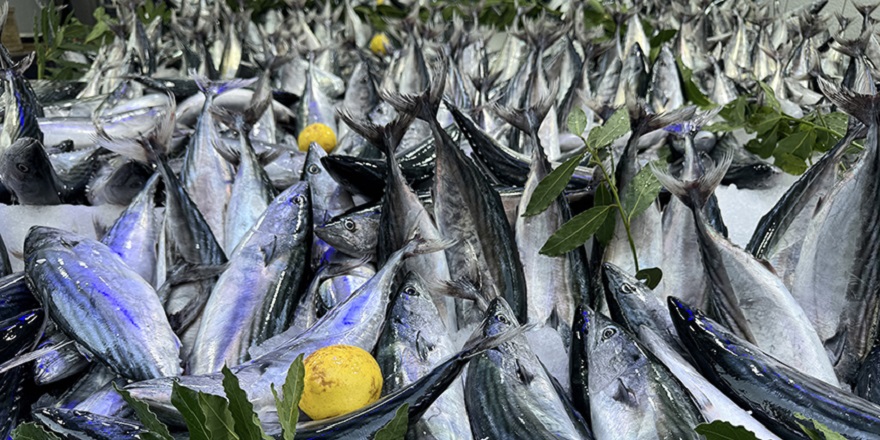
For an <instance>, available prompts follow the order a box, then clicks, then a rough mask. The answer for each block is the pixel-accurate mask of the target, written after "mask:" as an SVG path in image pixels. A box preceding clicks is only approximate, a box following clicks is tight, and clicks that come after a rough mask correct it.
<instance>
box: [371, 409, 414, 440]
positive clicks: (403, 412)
mask: <svg viewBox="0 0 880 440" xmlns="http://www.w3.org/2000/svg"><path fill="white" fill-rule="evenodd" d="M408 411H409V404H407V403H404V404H403V405H400V408H397V413H396V414H395V415H394V418H393V419H391V421H389V422H388V423H387V424H385V426H383V427H382V428H381V429H379V430H378V431H376V433H375V434H374V435H373V440H403V438H404V436H406V428H407V422H408V416H409V414H408Z"/></svg>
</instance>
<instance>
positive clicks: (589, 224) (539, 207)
mask: <svg viewBox="0 0 880 440" xmlns="http://www.w3.org/2000/svg"><path fill="white" fill-rule="evenodd" d="M585 126H586V116H585V115H584V113H583V111H581V110H580V109H574V110H572V112H571V114H569V115H568V128H569V131H570V132H572V133H575V134H578V135H580V133H582V132H583V129H584V127H585ZM629 131H630V126H629V113H628V112H627V110H626V109H625V108H621V109H618V110H617V111H616V112H614V114H613V115H611V117H609V118H608V120H607V121H605V124H604V125H602V126H601V127H595V128H593V129H592V130H590V133H589V134H588V135H587V138H586V139H584V138H583V137H581V140H583V142H584V144H585V145H586V152H585V153H584V155H581V156H576V157H574V158H572V159H570V160H569V161H568V162H566V163H564V164H563V165H562V166H560V167H559V168H557V169H556V170H554V171H553V173H551V174H550V175H548V176H547V177H546V178H544V180H542V181H541V183H540V184H539V185H538V189H539V190H541V191H540V192H539V191H537V190H536V191H535V194H534V195H533V196H532V200H530V201H529V207H528V208H527V209H526V211H527V212H526V214H528V215H534V214H537V213H539V212H541V211H543V210H544V209H546V208H547V206H549V205H550V203H551V202H552V200H554V199H555V198H556V197H558V196H559V194H561V193H562V191H563V189H564V188H565V184H566V183H567V182H568V180H569V179H570V178H571V175H572V174H573V171H574V166H575V165H577V163H579V162H580V161H581V160H582V159H583V157H585V155H586V154H587V153H588V154H589V155H590V165H593V166H595V167H596V169H597V172H596V173H594V176H601V180H599V181H598V182H597V188H596V196H595V198H594V205H593V207H592V208H590V209H588V210H587V211H584V212H582V213H581V214H578V215H577V216H575V217H573V218H572V219H571V220H569V221H567V222H566V223H565V224H564V225H562V226H561V227H560V228H559V230H558V231H556V232H555V233H554V234H553V235H552V236H551V237H550V238H549V239H547V242H546V243H545V244H544V246H543V247H542V248H541V253H543V254H546V255H562V254H564V253H566V252H568V251H570V250H572V249H574V248H576V247H578V246H580V245H582V244H584V242H586V241H587V240H589V239H590V237H592V236H594V235H595V236H596V238H597V239H598V240H599V241H600V242H602V243H607V242H608V241H609V240H611V237H612V236H613V234H614V228H615V222H616V220H617V218H619V219H620V221H622V222H623V225H624V228H625V229H626V234H627V239H628V240H629V244H630V249H631V250H632V255H633V260H634V261H635V262H636V264H635V266H636V271H637V272H638V274H639V275H640V276H641V279H644V280H645V282H646V283H647V284H648V285H650V286H651V287H652V288H653V287H655V286H656V285H657V284H658V283H659V282H660V279H661V277H662V272H661V271H660V269H657V268H651V269H646V270H645V271H639V267H638V257H637V255H636V248H635V243H634V242H633V238H632V234H631V232H630V223H631V222H632V219H634V218H635V217H636V216H638V215H639V214H641V213H643V212H644V211H645V210H646V209H648V207H649V206H651V204H652V203H653V202H654V200H655V199H656V198H657V194H659V192H660V182H658V181H657V178H656V177H654V175H653V173H651V172H650V170H648V169H643V170H642V171H640V172H639V173H638V174H636V176H635V178H634V179H633V181H632V182H630V184H629V185H628V186H627V190H626V193H624V194H623V198H622V199H621V196H620V195H619V194H618V193H617V182H615V181H614V173H613V168H614V165H613V163H612V165H611V167H610V169H609V168H606V166H605V163H604V162H603V161H602V159H601V157H602V152H603V150H604V149H605V148H606V147H608V146H609V145H611V143H612V142H614V140H615V139H617V138H619V137H621V136H623V135H625V134H626V133H627V132H629ZM615 212H616V213H617V215H616V216H615V215H614V213H615Z"/></svg>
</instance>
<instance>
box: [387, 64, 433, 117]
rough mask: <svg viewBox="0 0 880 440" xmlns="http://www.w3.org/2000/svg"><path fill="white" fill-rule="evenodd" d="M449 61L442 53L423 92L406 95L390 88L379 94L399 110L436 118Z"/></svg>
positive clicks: (418, 115)
mask: <svg viewBox="0 0 880 440" xmlns="http://www.w3.org/2000/svg"><path fill="white" fill-rule="evenodd" d="M447 62H448V59H447V58H446V56H445V55H441V56H440V66H439V67H438V68H436V69H435V72H434V75H433V76H432V78H431V85H430V87H428V90H425V91H424V92H422V93H421V94H418V95H404V94H401V93H397V92H392V91H390V90H380V91H379V95H380V96H381V97H382V99H384V100H385V101H387V102H388V104H390V105H391V106H392V107H394V109H395V110H397V111H399V112H402V113H411V114H415V115H416V116H417V117H419V118H420V119H424V120H426V121H428V120H431V119H434V118H435V117H436V115H437V110H438V109H439V108H440V102H441V101H442V100H443V90H444V89H445V87H446V73H447V70H448V69H447V68H446V63H447Z"/></svg>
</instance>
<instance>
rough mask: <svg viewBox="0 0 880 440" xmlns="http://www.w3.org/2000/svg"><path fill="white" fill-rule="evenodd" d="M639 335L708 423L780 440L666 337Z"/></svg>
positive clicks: (643, 329) (641, 331)
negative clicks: (719, 422)
mask: <svg viewBox="0 0 880 440" xmlns="http://www.w3.org/2000/svg"><path fill="white" fill-rule="evenodd" d="M638 336H639V340H640V341H641V342H642V343H643V344H644V345H645V347H646V348H647V349H648V350H650V351H651V353H652V354H654V355H655V356H657V358H658V359H659V360H660V362H663V364H664V365H666V367H667V368H669V371H670V372H671V373H672V374H673V375H675V377H676V378H678V380H680V381H681V383H682V385H684V386H685V388H687V390H688V392H690V394H691V396H692V397H693V398H694V403H695V404H696V405H697V407H698V408H699V409H700V412H702V413H703V416H704V417H706V421H707V422H713V421H715V420H723V421H726V422H729V423H731V424H732V425H734V426H742V427H744V428H746V429H747V430H749V431H751V432H753V433H754V434H755V435H756V436H757V437H758V438H760V439H764V440H775V439H778V437H777V436H776V435H775V434H773V433H772V432H770V431H769V430H768V429H767V428H766V427H764V425H762V424H761V423H760V422H758V421H757V420H755V419H754V418H753V417H752V416H751V415H750V414H749V413H747V412H746V411H745V410H744V409H742V408H740V407H739V406H738V405H737V404H736V403H734V402H733V401H732V400H730V398H729V397H727V396H726V395H725V394H724V393H722V392H721V390H719V389H718V388H715V386H714V385H712V384H711V383H710V382H709V381H708V380H706V379H705V378H704V377H703V376H702V375H701V374H700V373H699V372H698V371H697V370H696V369H695V368H694V367H693V366H692V365H691V363H690V362H689V361H686V360H685V359H684V358H683V357H682V356H681V355H680V354H678V352H677V351H676V350H675V349H673V348H672V347H670V346H669V345H668V343H667V342H666V340H665V338H663V337H662V336H659V335H658V334H657V333H655V332H654V331H653V330H651V329H650V328H649V327H646V326H641V327H639V329H638Z"/></svg>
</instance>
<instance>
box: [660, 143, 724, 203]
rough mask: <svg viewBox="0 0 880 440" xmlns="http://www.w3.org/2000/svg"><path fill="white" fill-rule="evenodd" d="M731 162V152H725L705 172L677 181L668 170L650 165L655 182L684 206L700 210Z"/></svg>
mask: <svg viewBox="0 0 880 440" xmlns="http://www.w3.org/2000/svg"><path fill="white" fill-rule="evenodd" d="M732 161H733V152H731V151H725V152H724V156H723V157H722V158H721V160H720V161H719V162H718V163H716V164H715V166H714V167H713V168H711V169H709V170H707V171H705V172H702V173H698V174H697V175H696V176H694V178H693V179H684V180H679V179H678V178H676V177H675V176H673V175H672V174H671V173H670V172H669V170H666V169H662V168H660V167H659V166H657V165H656V164H653V163H652V164H651V165H650V166H651V171H653V172H654V175H655V176H657V180H659V181H660V184H661V185H663V187H664V188H666V189H667V190H669V192H671V193H672V194H673V195H674V196H676V197H678V198H679V199H681V201H682V202H684V204H685V205H688V206H690V207H693V208H699V209H702V207H703V206H705V205H706V202H707V201H708V200H709V197H711V196H712V194H713V193H714V192H715V188H717V187H718V185H720V184H721V180H722V179H723V178H724V175H725V174H726V173H727V169H728V168H729V167H730V163H731V162H732Z"/></svg>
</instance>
